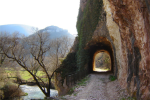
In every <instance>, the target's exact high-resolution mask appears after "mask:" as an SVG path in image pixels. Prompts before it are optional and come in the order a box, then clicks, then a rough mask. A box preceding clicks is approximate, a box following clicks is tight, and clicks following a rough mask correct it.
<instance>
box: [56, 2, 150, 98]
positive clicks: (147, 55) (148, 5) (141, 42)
mask: <svg viewBox="0 0 150 100" xmlns="http://www.w3.org/2000/svg"><path fill="white" fill-rule="evenodd" d="M77 30H78V37H77V38H76V41H75V44H74V46H73V48H72V50H71V51H72V53H73V54H74V55H75V56H74V57H75V58H74V60H73V61H75V65H76V67H74V68H76V69H70V70H68V71H69V72H72V71H76V70H87V69H88V70H89V71H90V70H92V69H93V68H92V65H93V56H94V54H95V52H97V51H99V50H105V51H107V52H109V54H110V58H111V67H112V68H111V69H112V70H113V72H114V75H115V76H116V77H117V78H118V81H119V82H120V85H121V86H122V88H124V89H127V90H128V92H129V94H130V95H131V96H133V97H136V98H137V99H138V100H150V1H149V0H80V9H79V15H78V21H77ZM66 60H67V61H68V62H70V58H66ZM65 66H69V67H67V68H71V66H70V65H67V64H63V66H62V69H63V68H65ZM60 73H64V74H63V75H64V76H65V72H64V71H63V70H61V71H60ZM61 80H63V79H62V78H61ZM64 80H65V78H64ZM59 87H61V86H59Z"/></svg>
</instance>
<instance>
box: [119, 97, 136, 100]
mask: <svg viewBox="0 0 150 100" xmlns="http://www.w3.org/2000/svg"><path fill="white" fill-rule="evenodd" d="M120 100H136V99H135V98H133V97H127V98H121V99H120Z"/></svg>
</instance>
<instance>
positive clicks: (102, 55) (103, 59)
mask: <svg viewBox="0 0 150 100" xmlns="http://www.w3.org/2000/svg"><path fill="white" fill-rule="evenodd" d="M93 71H95V72H108V71H111V58H110V54H109V52H108V51H106V50H98V51H96V52H95V53H94V56H93Z"/></svg>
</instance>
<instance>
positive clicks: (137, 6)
mask: <svg viewBox="0 0 150 100" xmlns="http://www.w3.org/2000/svg"><path fill="white" fill-rule="evenodd" d="M109 1H110V9H111V12H112V18H113V20H114V22H115V23H116V24H117V25H118V26H119V30H120V36H121V53H122V55H121V58H122V62H121V63H120V65H121V66H120V68H119V71H118V72H120V74H119V73H118V76H120V75H121V73H122V72H124V70H122V67H123V69H124V68H125V69H126V72H127V73H126V75H127V77H125V76H123V75H121V76H120V77H119V80H120V81H121V82H123V78H126V80H125V81H124V83H126V84H127V88H128V90H129V92H130V93H131V94H132V95H135V96H137V97H138V98H139V97H141V98H142V99H148V98H149V97H148V96H150V74H149V73H150V65H149V63H148V60H149V57H150V55H149V52H150V45H149V44H150V41H149V40H150V36H149V34H150V13H149V11H148V10H149V9H148V7H149V6H150V5H149V3H148V1H147V0H109ZM110 34H111V33H110ZM118 67H119V66H118Z"/></svg>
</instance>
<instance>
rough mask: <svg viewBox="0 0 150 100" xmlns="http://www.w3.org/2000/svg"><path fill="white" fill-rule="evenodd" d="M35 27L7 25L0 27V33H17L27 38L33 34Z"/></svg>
mask: <svg viewBox="0 0 150 100" xmlns="http://www.w3.org/2000/svg"><path fill="white" fill-rule="evenodd" d="M34 28H35V27H31V26H28V25H20V24H8V25H0V32H8V33H9V34H12V33H14V32H19V33H21V34H24V35H25V36H29V35H30V34H32V33H33V29H34Z"/></svg>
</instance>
